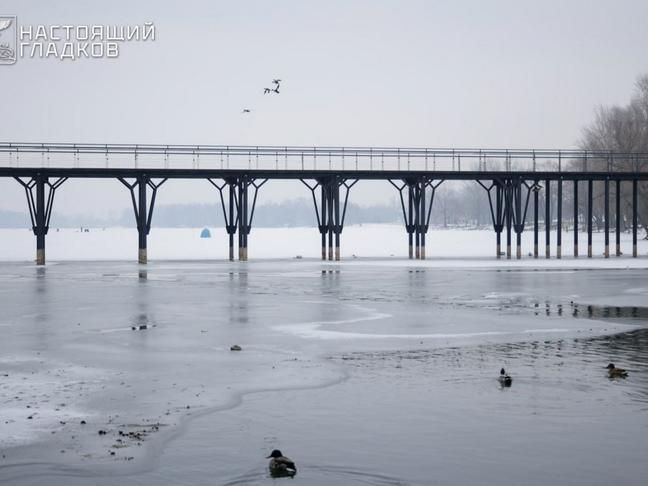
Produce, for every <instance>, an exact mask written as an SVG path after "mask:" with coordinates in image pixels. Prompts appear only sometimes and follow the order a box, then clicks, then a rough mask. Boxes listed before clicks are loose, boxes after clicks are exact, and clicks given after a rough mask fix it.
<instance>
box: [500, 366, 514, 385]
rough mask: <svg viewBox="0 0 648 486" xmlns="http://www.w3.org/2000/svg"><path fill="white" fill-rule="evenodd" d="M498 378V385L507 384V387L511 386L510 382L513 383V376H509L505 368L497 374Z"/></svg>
mask: <svg viewBox="0 0 648 486" xmlns="http://www.w3.org/2000/svg"><path fill="white" fill-rule="evenodd" d="M498 379H499V382H500V385H502V386H507V387H508V386H511V383H513V378H511V377H510V376H509V375H508V373H507V372H506V370H505V369H504V368H502V369H501V370H500V375H499V378H498Z"/></svg>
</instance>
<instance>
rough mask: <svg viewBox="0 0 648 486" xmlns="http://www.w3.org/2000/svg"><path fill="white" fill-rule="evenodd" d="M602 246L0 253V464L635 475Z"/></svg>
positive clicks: (621, 301)
mask: <svg viewBox="0 0 648 486" xmlns="http://www.w3.org/2000/svg"><path fill="white" fill-rule="evenodd" d="M313 231H314V230H313ZM316 237H317V235H316V234H315V244H317V238H316ZM133 249H134V248H133ZM315 250H316V251H317V250H318V248H317V247H315ZM582 261H585V260H584V259H582ZM597 261H598V262H601V263H605V262H604V261H603V260H597ZM609 261H617V262H626V263H628V262H639V263H633V264H632V265H633V266H636V267H639V268H617V269H597V268H587V269H578V268H576V266H575V265H574V264H572V262H573V261H571V262H570V261H563V262H562V263H559V264H556V266H555V267H554V268H546V269H541V268H540V269H538V268H531V267H525V266H521V267H514V266H507V265H500V263H497V262H494V261H492V260H491V261H490V262H486V263H484V262H483V261H478V260H475V261H472V263H473V264H474V265H471V261H468V262H467V263H466V262H464V263H463V268H462V267H452V266H451V265H443V264H439V262H438V261H437V262H434V261H433V262H424V263H420V264H419V263H416V262H405V261H400V260H390V259H383V260H377V259H358V260H350V261H346V262H342V263H340V264H336V263H322V262H319V261H316V260H308V259H303V260H292V259H291V260H272V261H269V260H267V261H262V260H261V261H250V262H248V263H243V264H241V263H238V262H234V263H229V262H223V261H192V262H174V261H167V262H160V261H158V262H153V263H152V264H149V265H148V266H146V267H144V266H138V265H137V264H136V263H131V262H127V263H124V262H103V263H97V262H60V263H53V264H49V265H48V266H46V267H44V268H37V267H36V266H34V265H32V264H27V263H20V262H13V263H11V262H10V263H3V264H0V301H1V302H2V304H3V305H2V317H0V331H1V332H2V339H1V340H0V403H1V407H0V449H1V451H2V455H1V457H0V482H2V483H3V484H5V483H6V484H17V485H35V484H38V485H41V484H42V485H46V484H47V485H58V484H60V485H77V484H78V485H81V484H99V485H104V484H105V485H109V484H115V482H123V483H126V484H142V485H165V484H168V485H175V484H223V485H234V484H253V485H254V484H276V483H275V480H272V479H270V478H269V477H267V473H266V467H267V466H266V465H267V462H266V459H265V456H267V455H268V454H269V452H270V450H271V449H273V448H279V449H281V450H282V451H283V452H285V453H286V454H287V455H289V456H290V457H291V458H292V459H294V460H295V461H296V462H297V465H298V468H299V472H298V475H297V476H296V477H295V478H294V479H293V480H292V481H294V483H293V482H291V483H290V484H307V485H329V484H349V485H354V484H364V485H366V484H376V485H392V484H393V485H402V484H411V485H428V484H444V485H445V484H451V485H454V484H456V485H465V484H494V483H497V484H501V485H519V484H538V485H544V484H587V485H598V484H600V485H607V484H643V483H644V481H645V477H646V474H647V473H648V465H647V464H646V461H645V452H646V450H648V434H647V433H646V432H647V429H648V325H647V324H648V310H647V309H646V307H647V305H646V302H648V299H647V297H648V280H647V279H646V270H645V268H640V267H641V266H642V264H641V262H643V259H639V260H632V259H629V258H622V259H616V260H615V259H610V260H609ZM501 263H505V262H501ZM579 265H580V263H579ZM590 266H592V264H590ZM594 266H596V265H594ZM621 266H622V265H621ZM643 266H645V263H644V264H643ZM140 326H142V327H144V326H145V327H146V329H140ZM133 327H135V328H136V330H132V328H133ZM233 344H238V345H240V346H241V347H242V351H239V352H235V351H230V346H231V345H233ZM610 361H612V362H614V363H616V364H617V365H618V366H622V367H624V368H627V369H628V370H629V372H630V374H629V377H628V378H627V379H625V380H621V379H618V380H610V379H608V377H607V373H606V370H605V366H606V365H607V364H608V362H610ZM502 366H504V367H506V369H507V370H508V371H509V372H510V373H511V375H512V376H513V385H512V387H511V388H501V387H500V385H499V383H498V381H497V375H498V373H499V369H500V368H501V367H502Z"/></svg>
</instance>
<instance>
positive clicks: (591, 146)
mask: <svg viewBox="0 0 648 486" xmlns="http://www.w3.org/2000/svg"><path fill="white" fill-rule="evenodd" d="M580 145H581V148H583V149H584V150H599V151H610V152H625V153H629V152H648V75H643V76H640V77H639V78H638V79H637V82H636V89H635V93H634V95H633V96H632V98H631V100H630V102H629V103H628V104H627V105H626V106H611V107H599V108H598V109H597V110H596V114H595V117H594V121H593V122H592V124H591V125H589V126H588V127H586V128H585V129H584V130H583V137H582V140H581V142H580ZM608 162H609V163H610V166H611V168H612V170H615V171H619V172H627V171H635V170H646V169H648V163H647V162H646V161H642V160H639V159H637V158H633V157H623V158H622V157H614V158H612V159H611V160H610V161H603V160H598V161H594V162H592V163H590V165H589V166H588V168H589V169H590V170H596V169H603V168H604V167H603V164H607V163H608ZM599 186H600V185H597V187H596V190H595V193H594V200H595V207H594V217H595V219H596V220H600V219H601V217H602V206H603V202H604V201H603V189H602V187H599ZM614 190H615V189H613V191H614ZM638 193H639V194H638V199H639V201H638V219H639V224H640V225H641V226H642V227H643V228H644V230H645V231H646V234H647V236H646V238H648V183H645V182H640V183H639V185H638ZM612 194H614V192H612ZM621 198H622V200H623V208H622V218H623V219H624V220H625V221H628V220H630V217H631V216H630V212H631V209H632V207H631V204H632V192H631V188H630V186H629V185H628V184H624V185H622V188H621Z"/></svg>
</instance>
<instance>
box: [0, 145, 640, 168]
mask: <svg viewBox="0 0 648 486" xmlns="http://www.w3.org/2000/svg"><path fill="white" fill-rule="evenodd" d="M0 167H16V168H19V167H20V168H32V167H52V168H88V169H92V168H115V169H120V168H124V169H133V168H141V169H147V168H150V169H196V170H199V169H206V170H214V169H223V170H227V169H231V170H277V171H281V170H291V171H295V170H309V171H310V170H322V171H326V170H334V171H354V170H356V171H357V170H361V171H385V170H390V171H394V170H397V171H403V172H405V171H428V172H435V171H453V172H469V171H470V172H482V171H483V172H493V171H502V172H513V171H539V172H541V171H544V172H547V171H550V172H612V171H614V172H630V173H637V172H648V153H644V152H615V151H604V150H599V151H590V150H577V149H563V150H555V149H478V148H422V147H329V146H320V147H308V146H243V145H139V144H135V145H133V144H77V143H0Z"/></svg>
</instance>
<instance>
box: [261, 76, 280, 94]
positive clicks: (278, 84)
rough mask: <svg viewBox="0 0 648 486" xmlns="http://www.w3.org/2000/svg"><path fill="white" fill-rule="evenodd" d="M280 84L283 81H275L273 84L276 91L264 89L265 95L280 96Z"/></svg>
mask: <svg viewBox="0 0 648 486" xmlns="http://www.w3.org/2000/svg"><path fill="white" fill-rule="evenodd" d="M280 83H281V79H273V80H272V84H274V85H275V87H274V89H272V88H263V94H270V93H275V94H279V87H280Z"/></svg>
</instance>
